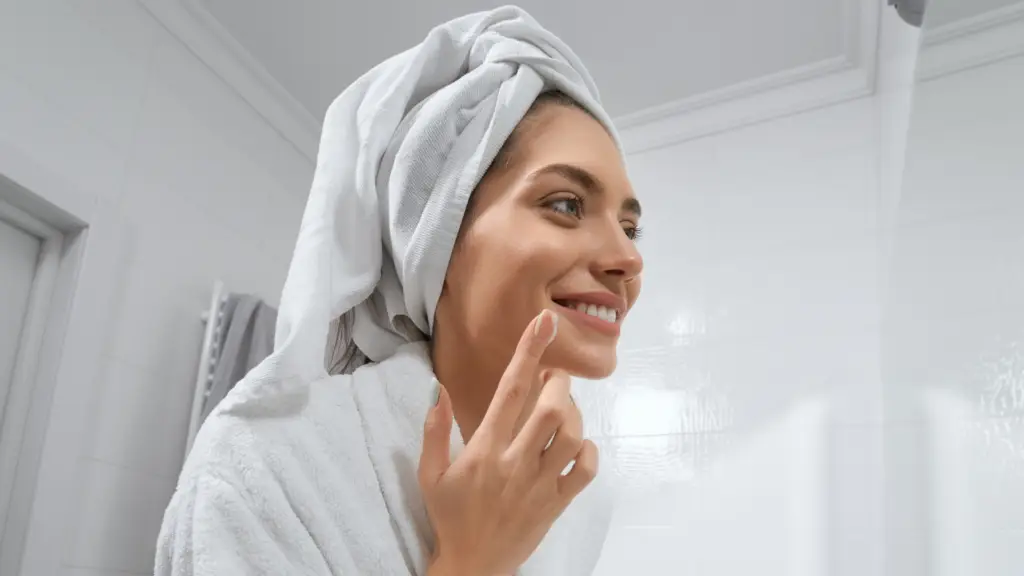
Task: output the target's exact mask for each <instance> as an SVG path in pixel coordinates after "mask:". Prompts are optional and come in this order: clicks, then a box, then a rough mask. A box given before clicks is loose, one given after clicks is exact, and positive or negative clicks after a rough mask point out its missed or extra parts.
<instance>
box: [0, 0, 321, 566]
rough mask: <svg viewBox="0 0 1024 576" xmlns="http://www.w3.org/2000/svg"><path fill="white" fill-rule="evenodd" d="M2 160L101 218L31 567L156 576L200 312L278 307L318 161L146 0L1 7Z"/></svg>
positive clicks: (54, 419)
mask: <svg viewBox="0 0 1024 576" xmlns="http://www.w3.org/2000/svg"><path fill="white" fill-rule="evenodd" d="M0 150H3V153H4V154H16V155H17V156H15V157H16V158H18V159H19V162H18V163H17V164H16V165H17V166H18V167H19V169H24V172H25V173H26V174H44V175H46V177H47V181H48V182H60V185H58V186H54V187H48V188H46V189H45V190H43V189H39V190H34V192H36V193H40V194H44V195H45V196H47V197H46V198H45V199H46V200H47V201H49V202H51V203H53V204H55V205H57V206H59V207H61V208H63V209H64V210H67V211H69V212H71V213H73V214H74V215H75V216H77V217H78V218H80V219H82V220H84V221H86V222H87V223H88V225H89V232H88V238H87V241H86V242H87V243H86V250H85V260H84V262H83V263H82V269H81V272H80V276H79V279H78V285H77V295H76V299H75V301H74V303H73V312H72V316H71V318H70V324H69V327H68V330H69V332H68V335H67V338H66V341H65V345H64V354H65V357H64V361H63V363H62V367H61V371H62V372H61V375H60V377H59V382H58V388H57V390H56V391H55V397H54V404H53V407H52V409H51V413H50V421H51V425H50V430H49V433H48V436H47V438H46V445H45V449H44V454H43V460H42V463H41V468H40V471H39V478H38V487H37V490H36V498H35V501H34V502H33V503H32V525H31V527H30V531H29V534H28V540H27V542H26V549H25V559H24V562H23V565H22V569H21V574H24V575H26V576H43V575H52V574H58V573H59V574H68V575H71V574H74V575H75V576H99V575H101V574H102V575H109V574H152V569H153V567H152V566H153V550H154V544H155V538H156V534H157V530H158V528H159V523H160V519H161V517H162V515H163V509H164V507H165V506H166V504H167V501H168V499H169V498H170V495H171V492H172V490H173V487H174V483H175V480H176V478H177V474H178V470H179V468H180V466H181V461H182V457H183V452H184V446H185V435H186V434H185V431H186V428H187V424H188V409H189V403H190V401H191V397H192V390H193V387H194V382H195V373H196V372H195V371H196V366H197V362H198V360H199V347H200V340H201V338H202V335H201V330H202V325H201V323H200V314H201V312H203V310H204V309H205V308H206V306H207V304H208V302H209V298H210V291H211V289H212V286H213V282H214V280H216V279H220V280H223V281H225V283H226V284H227V285H228V286H229V287H232V288H237V289H239V290H243V291H250V292H254V293H258V294H261V295H263V296H264V297H266V298H268V299H270V300H271V301H274V300H276V299H277V297H278V295H279V292H280V289H281V285H282V283H283V280H284V275H285V272H286V267H287V264H288V261H289V259H290V257H291V250H292V246H293V244H294V236H295V233H296V232H297V230H298V222H299V218H300V216H301V212H302V208H303V205H304V203H305V195H306V192H307V191H308V186H309V179H310V176H311V174H312V164H311V162H309V161H308V160H307V159H305V158H304V157H303V156H301V155H300V154H299V153H298V152H297V151H296V150H294V148H293V147H292V146H291V145H290V144H289V143H288V142H287V141H286V140H284V139H283V138H282V137H281V136H279V135H278V134H277V132H275V131H274V130H273V129H272V128H271V127H270V126H269V125H268V124H267V123H266V122H265V121H264V120H263V119H262V118H261V117H260V116H259V115H257V114H256V113H255V112H254V111H253V110H252V109H251V108H250V107H249V106H248V105H247V104H246V102H245V101H244V100H242V99H241V98H240V97H239V96H238V95H237V94H236V93H235V92H234V91H233V90H231V89H230V88H229V87H228V86H227V85H226V84H225V83H224V82H223V81H222V80H221V79H220V78H218V77H217V76H216V75H214V74H213V73H212V72H211V71H210V70H209V69H207V68H206V67H205V66H204V65H203V64H202V63H201V62H200V61H199V60H198V59H197V58H196V57H195V56H194V55H193V54H192V53H191V52H190V51H189V50H187V49H186V48H185V47H184V46H183V45H182V44H181V43H180V42H179V41H178V40H177V39H176V38H174V37H173V36H172V35H171V34H170V33H169V32H167V31H166V30H165V29H164V28H163V27H162V26H161V25H160V24H158V23H157V21H156V20H154V19H153V18H152V17H151V16H150V15H149V14H148V13H147V12H146V11H145V10H144V9H143V8H142V7H141V5H140V4H139V3H138V2H136V0H102V1H90V2H79V1H74V0H14V1H11V2H3V3H0ZM8 176H11V177H15V176H16V175H13V174H11V175H8ZM22 184H23V185H25V186H26V187H28V188H29V189H30V190H31V189H32V188H33V186H32V182H31V181H24V182H22ZM5 576H7V575H6V574H5ZM12 576H13V575H12Z"/></svg>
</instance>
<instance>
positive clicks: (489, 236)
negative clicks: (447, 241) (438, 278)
mask: <svg viewBox="0 0 1024 576" xmlns="http://www.w3.org/2000/svg"><path fill="white" fill-rule="evenodd" d="M571 262H572V257H571V255H570V254H567V252H566V250H565V249H564V248H563V247H562V243H560V242H557V241H552V240H551V239H550V238H546V237H542V236H541V235H539V234H532V233H527V232H525V231H523V230H518V231H513V230H499V229H497V228H490V229H489V230H485V231H481V232H479V233H477V232H476V231H472V233H469V234H466V235H465V236H464V238H463V239H462V241H461V242H460V246H459V248H458V250H457V251H456V254H454V255H453V258H452V262H451V265H450V266H449V270H448V282H447V283H448V287H449V291H450V296H451V297H453V299H455V300H457V301H458V302H457V303H456V305H457V307H458V308H461V309H462V310H463V319H462V321H463V322H464V323H465V327H466V329H467V330H468V331H470V332H471V333H477V334H479V333H481V332H483V331H492V333H493V330H495V329H497V327H499V326H501V327H503V329H504V328H508V329H511V330H513V331H516V338H517V339H518V333H519V332H521V328H520V327H519V325H520V324H522V325H525V324H526V323H528V322H529V321H530V320H531V319H532V318H533V316H535V315H536V314H538V313H540V310H541V308H542V307H544V306H547V299H548V291H549V286H550V285H551V284H552V283H553V282H554V281H556V280H557V279H558V278H559V277H561V276H562V275H563V274H564V273H565V271H566V270H567V269H569V268H571ZM517 329H518V331H517Z"/></svg>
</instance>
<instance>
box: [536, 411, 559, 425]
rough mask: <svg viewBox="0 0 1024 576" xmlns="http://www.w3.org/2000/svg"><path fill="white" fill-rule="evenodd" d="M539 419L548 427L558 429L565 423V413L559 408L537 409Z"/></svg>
mask: <svg viewBox="0 0 1024 576" xmlns="http://www.w3.org/2000/svg"><path fill="white" fill-rule="evenodd" d="M537 418H539V419H540V421H541V423H542V424H544V425H546V426H549V427H557V426H558V425H560V424H561V423H562V422H564V421H565V411H564V410H562V409H561V408H559V407H558V406H540V407H538V409H537Z"/></svg>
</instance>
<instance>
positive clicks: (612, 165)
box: [513, 105, 634, 197]
mask: <svg viewBox="0 0 1024 576" xmlns="http://www.w3.org/2000/svg"><path fill="white" fill-rule="evenodd" d="M516 148H517V149H516V150H515V154H514V155H515V161H514V168H513V170H514V171H515V172H517V173H519V174H530V173H532V172H535V171H536V170H538V169H541V168H543V167H544V166H547V165H550V164H568V165H572V166H577V167H579V168H581V169H583V170H585V171H587V172H589V173H590V174H591V175H593V176H594V177H595V178H596V179H597V180H599V182H600V184H601V185H602V187H603V188H605V189H607V190H608V191H609V192H613V193H615V194H616V195H621V196H623V197H633V196H634V192H633V187H632V185H631V184H630V182H629V177H628V176H627V174H626V168H625V164H624V163H623V159H622V155H621V153H620V152H619V149H618V147H617V146H616V145H615V141H614V140H613V139H612V137H611V135H610V134H608V131H607V130H605V128H604V126H603V125H602V124H601V123H600V122H598V121H597V120H595V119H594V118H592V117H591V116H590V115H589V114H587V113H586V112H584V111H582V110H579V109H576V108H570V107H567V106H560V105H549V106H546V107H544V108H542V109H541V110H540V111H538V112H537V113H536V115H535V117H534V118H531V119H530V120H528V124H527V125H526V126H525V130H524V131H523V132H522V133H521V134H520V135H519V140H518V141H517V142H516Z"/></svg>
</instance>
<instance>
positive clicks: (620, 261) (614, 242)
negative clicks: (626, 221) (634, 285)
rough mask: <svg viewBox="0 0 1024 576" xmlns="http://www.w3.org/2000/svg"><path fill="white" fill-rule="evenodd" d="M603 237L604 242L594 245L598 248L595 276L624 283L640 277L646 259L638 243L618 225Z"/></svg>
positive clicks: (595, 258)
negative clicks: (641, 253)
mask: <svg viewBox="0 0 1024 576" xmlns="http://www.w3.org/2000/svg"><path fill="white" fill-rule="evenodd" d="M602 237H603V240H604V241H602V242H595V243H594V244H595V246H596V247H597V251H596V253H595V257H594V260H593V262H594V273H595V275H596V276H598V277H601V276H604V277H612V278H616V279H618V280H620V281H623V282H628V281H630V280H632V279H634V278H636V277H637V276H639V275H640V273H641V272H642V271H643V269H644V259H643V257H642V256H640V251H639V250H637V247H636V243H635V242H634V241H633V240H630V239H629V237H627V236H626V234H625V232H623V231H622V228H621V227H620V226H619V225H618V224H617V223H616V225H615V227H614V229H613V230H611V231H610V232H608V233H606V234H602Z"/></svg>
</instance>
